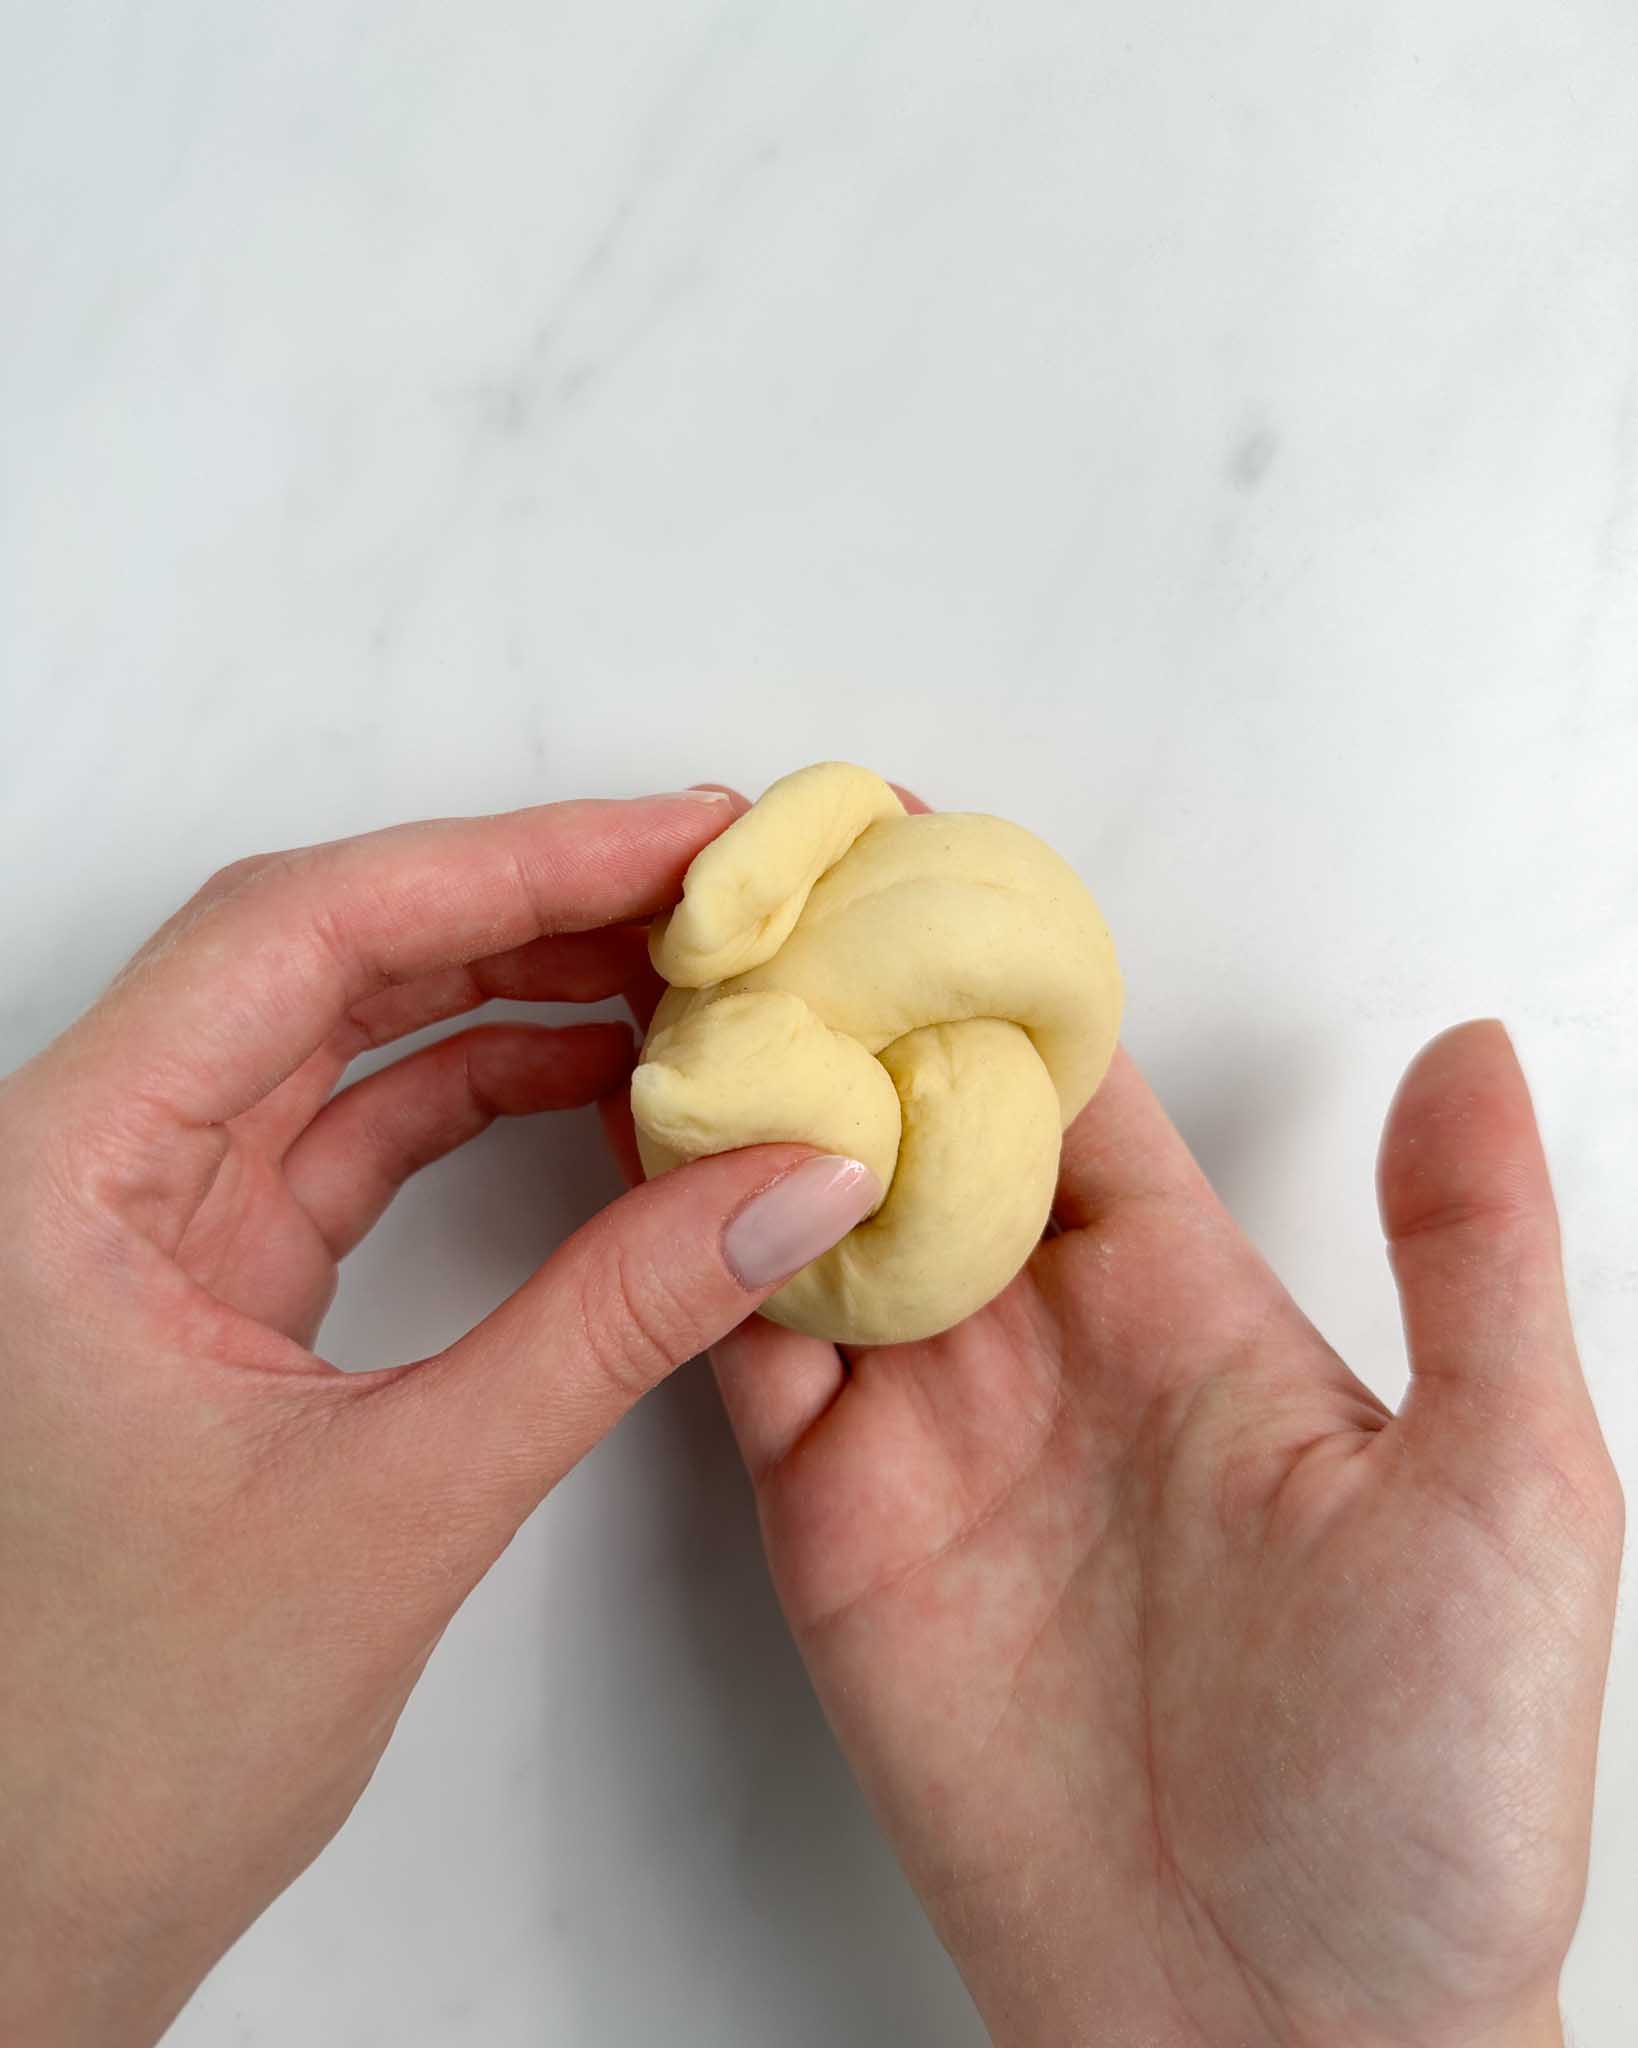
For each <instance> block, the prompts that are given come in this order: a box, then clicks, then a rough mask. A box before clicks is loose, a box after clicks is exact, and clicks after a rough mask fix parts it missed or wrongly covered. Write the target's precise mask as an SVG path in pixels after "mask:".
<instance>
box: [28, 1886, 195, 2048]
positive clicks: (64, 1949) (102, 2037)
mask: <svg viewBox="0 0 1638 2048" xmlns="http://www.w3.org/2000/svg"><path fill="white" fill-rule="evenodd" d="M210 1960H211V1958H210V1957H208V1956H201V1955H199V1954H198V1953H196V1944H195V1943H194V1942H193V1941H192V1940H190V1939H188V1938H187V1936H186V1934H182V1935H180V1936H179V1937H177V1938H167V1936H166V1934H165V1933H164V1931H163V1930H162V1929H158V1928H152V1927H148V1926H146V1925H141V1924H137V1923H136V1922H133V1923H131V1924H127V1925H121V1924H120V1923H119V1921H118V1919H117V1917H116V1916H104V1915H101V1914H99V1913H95V1912H87V1913H85V1914H83V1915H81V1914H72V1913H69V1914H60V1915H54V1914H52V1913H50V1912H49V1911H46V1910H44V1909H43V1907H42V1905H41V1902H40V1901H38V1900H35V1901H32V1902H30V1904H29V1906H28V1907H26V1908H24V1909H23V1910H19V1911H16V1912H8V1913H6V1915H5V1918H4V1930H3V1934H0V2040H3V2041H6V2042H17V2043H19V2044H20V2048H21V2044H26V2048H151V2044H153V2043H154V2042H156V2041H158V2040H159V2038H160V2036H161V2035H162V2034H163V2033H164V2032H165V2030H166V2028H167V2027H168V2026H169V2025H170V2023H171V2022H172V2020H174V2019H175V2017H176V2015H177V2014H178V2013H179V2012H180V2011H181V2010H182V2007H183V2006H184V2005H185V2004H186V2003H187V2001H188V1999H189V1997H190V1996H191V1995H192V1993H193V1991H194V1989H195V1987H196V1986H197V1984H198V1982H199V1980H200V1978H201V1977H202V1976H203V1975H204V1973H205V1971H206V1969H208V1968H209V1965H210Z"/></svg>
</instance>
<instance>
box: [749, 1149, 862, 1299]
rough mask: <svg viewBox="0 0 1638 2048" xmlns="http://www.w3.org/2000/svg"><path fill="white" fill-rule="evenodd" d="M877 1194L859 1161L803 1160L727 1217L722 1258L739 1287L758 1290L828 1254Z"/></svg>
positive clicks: (859, 1220) (835, 1158)
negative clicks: (731, 1216) (736, 1212)
mask: <svg viewBox="0 0 1638 2048" xmlns="http://www.w3.org/2000/svg"><path fill="white" fill-rule="evenodd" d="M881 1198H882V1185H881V1182H880V1181H879V1180H877V1178H876V1176H875V1175H874V1174H873V1173H872V1172H871V1170H870V1168H869V1167H868V1166H866V1165H865V1164H864V1163H863V1162H862V1161H861V1160H858V1159H844V1158H840V1157H838V1156H836V1155H834V1154H830V1153H827V1154H826V1155H825V1156H824V1157H823V1158H822V1159H805V1160H803V1162H802V1164H801V1165H800V1166H795V1167H792V1169H791V1171H790V1172H789V1173H787V1174H786V1175H785V1176H784V1177H783V1179H780V1180H776V1181H775V1182H774V1184H773V1186H772V1187H771V1188H764V1189H763V1191H762V1193H761V1194H760V1195H753V1196H752V1197H751V1199H750V1201H748V1202H747V1203H746V1204H745V1206H744V1208H743V1209H741V1210H740V1212H739V1214H738V1215H737V1216H735V1217H733V1218H731V1219H730V1221H729V1224H728V1228H727V1229H726V1230H725V1231H724V1232H723V1234H722V1253H723V1257H724V1258H725V1259H726V1260H727V1261H728V1264H729V1266H730V1267H731V1268H732V1269H733V1272H734V1276H735V1278H736V1279H737V1280H738V1281H739V1283H740V1285H741V1286H742V1287H746V1288H749V1289H750V1290H751V1291H752V1292H753V1293H756V1292H759V1291H760V1290H761V1289H762V1288H764V1287H769V1286H771V1285H772V1284H773V1282H774V1281H775V1280H785V1279H788V1278H789V1277H790V1275H791V1274H792V1273H795V1272H797V1271H798V1270H799V1269H800V1268H801V1267H803V1266H805V1265H806V1264H807V1263H808V1261H809V1259H816V1258H818V1256H819V1254H820V1253H821V1252H828V1251H829V1250H830V1248H831V1246H832V1245H833V1244H835V1243H836V1242H837V1241H838V1240H839V1239H841V1238H844V1237H846V1236H847V1234H848V1232H849V1231H850V1230H851V1229H852V1228H853V1226H854V1224H855V1223H862V1222H863V1221H864V1219H865V1217H866V1216H868V1215H869V1214H870V1212H871V1210H872V1209H874V1208H875V1206H876V1204H877V1203H878V1202H879V1201H880V1200H881Z"/></svg>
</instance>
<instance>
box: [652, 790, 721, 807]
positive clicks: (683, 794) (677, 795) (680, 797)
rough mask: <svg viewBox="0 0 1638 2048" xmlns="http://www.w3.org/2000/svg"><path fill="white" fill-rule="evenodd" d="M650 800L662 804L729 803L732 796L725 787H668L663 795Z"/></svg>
mask: <svg viewBox="0 0 1638 2048" xmlns="http://www.w3.org/2000/svg"><path fill="white" fill-rule="evenodd" d="M650 801H651V802H657V803H662V804H684V803H688V804H731V803H732V802H733V798H732V797H731V796H730V795H729V794H728V792H727V790H725V789H668V790H667V791H666V792H665V794H664V795H663V796H660V797H657V798H651V799H650Z"/></svg>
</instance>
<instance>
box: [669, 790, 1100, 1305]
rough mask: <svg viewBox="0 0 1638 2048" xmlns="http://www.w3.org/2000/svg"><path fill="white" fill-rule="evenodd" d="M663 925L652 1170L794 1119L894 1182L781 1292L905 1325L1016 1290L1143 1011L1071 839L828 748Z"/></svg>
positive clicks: (757, 812) (698, 875)
mask: <svg viewBox="0 0 1638 2048" xmlns="http://www.w3.org/2000/svg"><path fill="white" fill-rule="evenodd" d="M649 950H650V953H651V954H652V956H653V960H654V965H655V966H656V967H657V968H658V969H659V971H660V973H661V974H662V975H664V977H665V978H666V980H667V981H668V982H669V983H670V984H671V986H670V988H669V989H668V990H667V991H666V994H665V996H664V998H663V999H662V1001H661V1003H660V1007H659V1009H658V1010H657V1011H656V1012H655V1016H654V1022H653V1025H652V1026H651V1028H650V1030H649V1034H648V1039H647V1042H646V1044H645V1045H644V1047H643V1055H642V1060H641V1062H640V1063H639V1065H638V1068H637V1072H636V1074H635V1075H634V1076H633V1078H632V1086H631V1105H632V1111H633V1113H634V1115H635V1117H636V1122H637V1142H638V1149H639V1150H640V1152H641V1154H642V1160H643V1167H644V1170H645V1171H646V1172H647V1173H648V1174H649V1176H650V1177H651V1178H652V1177H653V1176H654V1175H655V1174H657V1173H664V1172H665V1171H667V1169H669V1168H670V1167H673V1166H678V1165H681V1164H682V1163H683V1162H684V1161H685V1160H689V1159H698V1158H702V1157H704V1156H705V1155H706V1154H707V1153H711V1152H727V1151H731V1150H732V1149H734V1148H735V1147H736V1146H740V1145H760V1144H767V1143H771V1142H773V1141H776V1140H788V1141H794V1142H797V1143H800V1144H806V1145H817V1146H818V1147H820V1148H821V1149H822V1150H823V1151H826V1152H845V1153H847V1154H849V1155H851V1156H852V1157H853V1158H855V1159H862V1160H864V1162H865V1163H866V1165H868V1166H870V1167H871V1168H873V1169H874V1171H875V1173H876V1175H877V1177H878V1179H879V1180H880V1181H881V1183H882V1186H883V1187H884V1188H885V1189H886V1191H887V1192H886V1195H885V1197H884V1199H883V1201H882V1203H881V1206H880V1207H879V1208H878V1209H877V1210H876V1212H875V1214H874V1215H873V1216H871V1217H869V1218H867V1219H866V1221H865V1222H863V1223H861V1224H860V1225H859V1226H858V1227H857V1229H855V1230H852V1231H850V1232H849V1234H848V1235H847V1236H846V1237H845V1238H844V1239H843V1240H842V1242H841V1243H840V1244H839V1245H837V1246H835V1247H834V1249H832V1250H831V1251H829V1252H827V1253H826V1254H825V1255H824V1257H823V1258H819V1259H815V1260H814V1262H813V1263H812V1265H810V1266H805V1267H804V1268H803V1269H802V1271H801V1272H800V1273H798V1274H797V1275H796V1276H795V1277H794V1279H791V1280H788V1281H787V1282H786V1283H785V1285H784V1286H783V1287H781V1288H780V1289H779V1291H778V1293H776V1294H775V1295H774V1296H773V1297H772V1298H771V1299H770V1300H769V1301H768V1302H766V1303H765V1304H764V1306H763V1310H762V1313H763V1314H764V1315H767V1316H771V1317H772V1318H773V1319H774V1321H775V1322H779V1323H784V1324H786V1325H788V1326H789V1327H790V1328H791V1329H793V1330H806V1331H808V1332H809V1333H810V1334H812V1335H813V1336H817V1337H826V1338H829V1339H831V1340H832V1341H833V1342H836V1343H839V1344H897V1343H904V1342H907V1341H908V1340H910V1339H912V1338H916V1337H930V1336H933V1335H935V1334H936V1333H937V1332H938V1331H940V1330H946V1329H948V1328H949V1327H950V1326H951V1325H952V1324H953V1323H958V1322H960V1321H961V1319H962V1318H963V1317H964V1316H968V1315H971V1314H972V1313H973V1311H974V1310H975V1309H979V1308H982V1307H983V1305H984V1304H985V1302H987V1301H989V1300H990V1299H991V1298H992V1297H993V1296H994V1295H996V1294H999V1293H1000V1291H1001V1289H1002V1288H1003V1287H1005V1286H1006V1284H1007V1283H1008V1281H1009V1280H1011V1279H1012V1277H1013V1276H1014V1274H1016V1273H1017V1272H1018V1270H1019V1269H1020V1267H1022V1265H1023V1264H1024V1262H1025V1260H1026V1259H1027V1258H1028V1257H1029V1255H1030V1253H1031V1252H1032V1251H1033V1250H1034V1248H1035V1246H1036V1244H1037V1242H1038V1241H1039V1239H1040V1236H1041V1232H1042V1231H1043V1230H1044V1229H1045V1227H1046V1221H1047V1216H1048V1213H1049V1211H1050V1209H1051V1206H1052V1191H1053V1187H1054V1185H1055V1184H1056V1181H1057V1174H1058V1150H1059V1142H1060V1138H1061V1134H1062V1131H1063V1128H1064V1126H1065V1125H1066V1124H1068V1122H1069V1121H1070V1119H1071V1118H1072V1117H1074V1116H1075V1115H1076V1114H1077V1113H1078V1112H1079V1110H1080V1109H1081V1108H1082V1107H1083V1106H1084V1104H1085V1103H1087V1102H1088V1101H1089V1100H1090V1099H1091V1097H1092V1094H1093V1091H1094V1090H1095V1089H1096V1088H1097V1086H1098V1083H1099V1082H1100V1081H1101V1080H1102V1079H1103V1077H1104V1074H1105V1072H1106V1071H1107V1069H1108V1066H1109V1062H1110V1060H1111V1058H1112V1057H1113V1056H1114V1050H1115V1040H1116V1036H1117V1034H1118V1032H1119V1029H1120V1011H1121V978H1120V969H1119V966H1118V965H1117V964H1116V960H1115V950H1114V947H1113V945H1112V944H1111V942H1110V938H1109V932H1108V929H1107V928H1106V926H1105V924H1104V922H1103V919H1102V917H1101V916H1100V915H1099V912H1098V907H1097V905H1096V904H1095V903H1094V902H1093V900H1092V898H1091V896H1090V894H1089V893H1088V892H1087V889H1086V887H1085V885H1084V884H1083V883H1082V881H1081V879H1080V877H1079V876H1078V875H1077V874H1076V873H1075V871H1074V870H1073V868H1071V867H1070V866H1069V865H1068V863H1067V862H1065V861H1063V860H1060V859H1059V857H1058V855H1057V854H1055V853H1054V852H1053V851H1052V849H1051V848H1050V847H1048V846H1044V845H1043V844H1042V843H1041V841H1040V840H1039V839H1036V838H1034V837H1033V836H1032V835H1031V834H1030V833H1028V832H1025V831H1024V830H1023V829H1022V828H1021V827H1019V826H1017V825H1009V824H1007V823H1006V821H1005V820H1004V819H1001V818H987V817H981V816H976V815H971V814H965V813H959V812H958V813H937V812H933V813H929V814H927V815H925V816H921V815H917V816H907V815H906V813H905V810H904V806H903V805H902V804H901V803H900V802H899V800H898V798H897V797H896V796H895V795H894V794H893V791H892V790H891V789H890V788H889V787H888V785H887V784H886V783H885V782H883V781H882V780H881V778H880V777H879V776H876V775H872V774H871V773H870V772H869V771H868V770H867V769H864V768H855V767H852V766H850V765H849V764H848V763H846V762H843V761H826V762H823V763H821V764H820V765H819V766H817V767H814V768H800V769H798V770H797V772H796V773H795V774H794V775H787V776H785V777H784V778H783V779H782V780H781V781H779V782H776V783H775V784H774V785H773V787H772V788H771V789H769V790H768V792H767V793H766V795H765V796H763V798H762V799H761V801H760V802H759V803H756V804H753V805H752V806H751V808H750V810H749V811H747V812H746V813H745V814H744V816H743V817H740V818H738V819H736V820H735V821H734V823H733V824H732V825H730V826H729V827H728V829H727V831H725V832H724V833H723V834H722V835H721V837H720V838H718V839H715V840H713V841H712V843H711V844H710V845H709V846H708V847H706V848H705V850H704V852H703V853H701V854H700V855H699V856H698V857H697V858H696V859H695V861H694V863H693V865H692V866H691V867H690V868H689V870H688V875H687V878H686V880H685V881H684V884H683V900H682V902H681V903H680V904H679V905H678V906H677V908H676V909H675V910H674V911H673V912H672V913H671V914H670V915H669V917H666V918H663V919H661V920H660V921H659V922H658V923H657V924H656V925H655V927H654V931H653V936H652V939H651V941H650V948H649Z"/></svg>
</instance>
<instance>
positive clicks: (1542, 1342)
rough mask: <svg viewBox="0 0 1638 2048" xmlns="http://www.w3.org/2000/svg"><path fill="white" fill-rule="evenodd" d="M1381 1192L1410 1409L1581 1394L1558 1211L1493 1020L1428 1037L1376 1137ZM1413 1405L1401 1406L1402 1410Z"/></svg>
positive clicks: (1526, 1106) (1505, 1404) (1525, 1098)
mask: <svg viewBox="0 0 1638 2048" xmlns="http://www.w3.org/2000/svg"><path fill="white" fill-rule="evenodd" d="M1377 1195H1378V1201H1379V1204H1380V1207H1381V1212H1382V1227H1383V1230H1384V1233H1385V1234H1386V1237H1387V1240H1388V1255H1389V1259H1390V1261H1391V1263H1392V1266H1393V1271H1394V1278H1395V1280H1396V1281H1397V1283H1398V1287H1399V1295H1400V1305H1401V1308H1402V1310H1403V1314H1404V1322H1405V1340H1406V1345H1407V1348H1408V1350H1409V1353H1410V1363H1411V1372H1412V1394H1411V1407H1412V1408H1415V1407H1416V1406H1417V1405H1418V1404H1421V1405H1423V1406H1425V1405H1426V1404H1427V1403H1429V1402H1433V1403H1435V1404H1436V1405H1438V1404H1441V1403H1443V1402H1444V1401H1446V1400H1447V1399H1454V1401H1455V1402H1456V1403H1457V1404H1458V1405H1459V1407H1460V1408H1461V1409H1462V1411H1463V1412H1465V1413H1467V1414H1468V1415H1470V1416H1471V1414H1472V1411H1473V1409H1474V1406H1475V1404H1476V1403H1477V1404H1479V1405H1481V1406H1482V1407H1484V1408H1486V1409H1490V1410H1499V1411H1500V1412H1503V1413H1508V1414H1510V1413H1512V1412H1513V1411H1515V1410H1516V1409H1517V1408H1518V1407H1519V1406H1520V1405H1521V1404H1526V1405H1528V1404H1533V1403H1539V1402H1541V1401H1543V1400H1546V1401H1549V1402H1558V1403H1565V1402H1568V1403H1570V1404H1572V1405H1574V1404H1576V1403H1578V1402H1579V1403H1582V1404H1584V1403H1585V1402H1586V1390H1585V1386H1584V1383H1583V1381H1582V1377H1581V1366H1580V1361H1579V1359H1578V1357H1577V1355H1576V1348H1575V1338H1574V1334H1573V1332H1572V1329H1571V1325H1570V1312H1569V1307H1568V1304H1567V1302H1566V1299H1565V1293H1564V1272H1563V1266H1562V1263H1561V1257H1560V1248H1559V1230H1558V1213H1557V1210H1556V1208H1555V1205H1554V1202H1553V1193H1552V1187H1551V1185H1550V1183H1549V1181H1548V1177H1547V1161H1546V1158H1545V1156H1544V1154H1543V1152H1542V1146H1541V1137H1540V1134H1539V1132H1538V1131H1537V1128H1536V1119H1535V1112H1534V1110H1533V1108H1532V1107H1531V1102H1530V1093H1529V1089H1528V1088H1527V1087H1526V1085H1525V1080H1524V1075H1523V1073H1522V1072H1521V1071H1520V1068H1519V1063H1518V1060H1517V1058H1516V1056H1515V1054H1514V1051H1513V1045H1512V1041H1511V1040H1510V1039H1509V1037H1508V1035H1507V1032H1506V1031H1505V1030H1504V1029H1503V1027H1502V1026H1501V1025H1500V1024H1499V1023H1497V1022H1495V1021H1494V1020H1493V1019H1487V1020H1485V1021H1482V1022H1477V1023H1470V1024H1460V1025H1457V1026H1456V1027H1455V1029H1453V1030H1450V1031H1446V1032H1444V1033H1442V1034H1441V1035H1440V1036H1439V1037H1438V1038H1436V1039H1434V1040H1433V1042H1432V1043H1431V1044H1430V1045H1427V1046H1425V1047H1424V1048H1423V1049H1422V1051H1421V1052H1420V1053H1419V1054H1418V1055H1417V1057H1416V1058H1415V1060H1413V1061H1412V1063H1411V1066H1410V1069H1409V1071H1408V1072H1407V1073H1406V1075H1405V1078H1404V1080H1403V1081H1402V1082H1401V1083H1400V1085H1399V1090H1398V1093H1397V1095H1396V1096H1395V1098H1394V1102H1393V1107H1392V1108H1391V1109H1390V1111H1389V1112H1388V1120H1387V1125H1386V1128H1385V1130H1384V1132H1383V1137H1382V1150H1381V1154H1380V1157H1379V1159H1378V1163H1377ZM1407 1412H1408V1411H1407Z"/></svg>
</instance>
